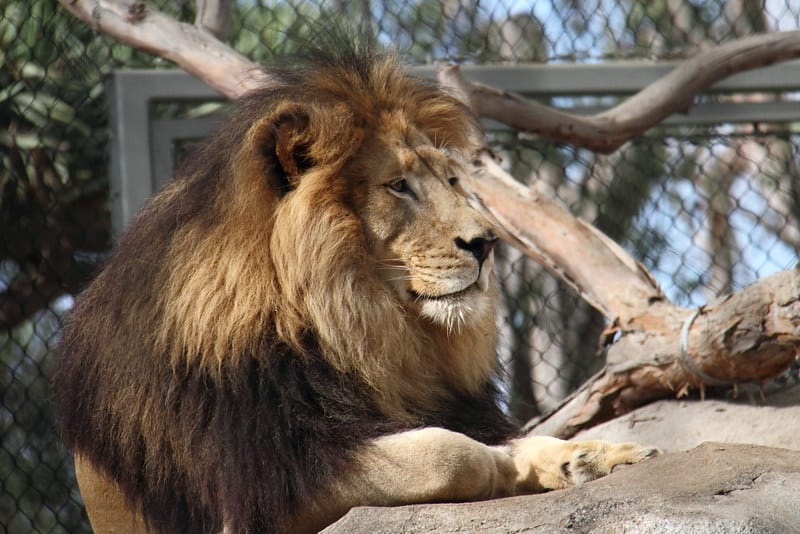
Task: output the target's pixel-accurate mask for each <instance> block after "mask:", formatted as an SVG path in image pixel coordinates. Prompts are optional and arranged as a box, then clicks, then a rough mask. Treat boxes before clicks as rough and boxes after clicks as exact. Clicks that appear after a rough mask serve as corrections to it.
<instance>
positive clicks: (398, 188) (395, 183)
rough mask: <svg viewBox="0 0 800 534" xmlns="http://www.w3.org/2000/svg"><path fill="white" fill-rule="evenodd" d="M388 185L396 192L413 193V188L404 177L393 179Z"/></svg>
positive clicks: (402, 193)
mask: <svg viewBox="0 0 800 534" xmlns="http://www.w3.org/2000/svg"><path fill="white" fill-rule="evenodd" d="M386 186H387V187H388V188H389V189H391V190H392V191H394V192H395V193H400V194H401V195H411V194H413V193H412V192H411V188H410V187H408V182H407V181H406V180H405V179H404V178H397V179H396V180H392V181H391V182H389V183H388V184H386Z"/></svg>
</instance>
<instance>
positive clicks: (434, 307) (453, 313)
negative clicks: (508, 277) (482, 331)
mask: <svg viewBox="0 0 800 534" xmlns="http://www.w3.org/2000/svg"><path fill="white" fill-rule="evenodd" d="M418 302H420V304H421V308H420V315H421V316H422V317H425V318H427V319H429V320H430V321H432V322H434V323H437V324H440V325H442V326H444V327H445V328H447V331H448V332H459V331H460V330H461V329H462V328H469V327H471V326H473V325H474V326H477V325H479V324H482V323H483V322H485V321H486V319H487V316H489V315H491V314H492V298H491V297H490V295H489V294H488V293H487V292H486V291H482V290H480V289H479V288H478V287H476V286H475V285H473V286H470V287H469V288H467V289H466V290H463V291H459V292H458V293H455V294H452V295H446V296H443V297H438V298H435V299H428V298H423V299H422V300H421V301H418Z"/></svg>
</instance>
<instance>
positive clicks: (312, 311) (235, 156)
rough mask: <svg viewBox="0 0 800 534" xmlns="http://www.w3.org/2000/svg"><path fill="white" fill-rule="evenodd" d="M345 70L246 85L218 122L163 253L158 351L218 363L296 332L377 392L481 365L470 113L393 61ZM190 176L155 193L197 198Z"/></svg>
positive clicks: (328, 68)
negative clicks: (220, 172) (265, 335)
mask: <svg viewBox="0 0 800 534" xmlns="http://www.w3.org/2000/svg"><path fill="white" fill-rule="evenodd" d="M363 65H368V68H369V69H370V70H369V72H364V71H363V69H364V68H365V67H364V66H363ZM359 68H361V69H362V71H360V70H358V69H354V68H353V66H352V65H350V64H347V61H346V60H341V59H340V60H339V63H335V62H330V60H329V61H328V62H327V63H326V64H325V65H316V66H315V67H314V68H310V69H307V70H294V71H291V72H287V73H284V83H285V84H286V86H287V87H291V90H282V89H280V88H279V89H271V90H269V91H265V92H261V93H255V94H251V95H249V97H248V98H247V99H246V101H245V102H244V104H243V106H242V111H241V112H240V117H246V119H245V121H246V122H245V123H244V124H243V123H242V122H240V121H237V120H234V122H233V125H234V127H238V130H235V131H226V130H223V131H222V133H221V134H220V135H221V136H223V137H227V138H228V139H229V141H228V143H229V144H232V145H233V146H231V147H230V149H231V150H232V153H231V154H229V155H227V158H228V160H227V161H225V164H226V165H228V169H227V170H226V175H227V177H226V180H225V181H220V182H219V183H215V184H214V187H217V188H220V192H219V193H217V194H215V195H214V196H212V198H213V199H214V200H215V202H214V203H213V204H211V205H205V206H202V208H199V209H198V212H197V213H196V214H193V215H192V216H191V217H187V218H186V219H185V220H183V221H181V224H180V226H179V227H178V228H177V229H176V232H175V235H174V237H173V242H174V243H176V244H180V246H174V247H172V248H171V249H170V250H169V253H168V255H167V262H168V267H167V269H166V272H167V273H169V275H168V276H169V279H168V280H165V292H166V294H165V297H164V301H165V303H166V305H165V307H164V310H163V313H164V315H163V321H164V323H163V326H161V327H159V328H158V329H157V332H158V333H159V334H160V337H159V342H160V343H161V344H162V345H163V347H164V348H165V349H167V352H169V353H171V354H172V355H173V357H174V358H185V357H192V358H194V357H199V358H200V359H201V363H203V364H204V365H209V366H218V367H224V366H226V365H231V364H234V363H235V362H232V361H231V359H235V358H236V356H233V357H232V356H231V355H232V354H234V355H240V354H245V353H247V351H246V350H242V349H243V348H246V347H247V346H248V345H249V344H251V343H252V342H253V340H254V339H256V338H257V337H258V336H259V335H260V333H261V332H263V331H264V330H265V329H266V328H270V327H272V326H273V325H274V327H275V328H276V330H277V332H278V334H279V335H280V336H282V337H283V338H285V339H288V340H291V341H292V342H293V343H294V344H295V345H297V346H300V345H301V341H300V340H301V338H302V337H303V336H304V335H306V334H307V333H309V332H311V333H313V334H314V335H315V336H316V337H317V338H318V339H319V343H320V345H321V347H322V348H323V350H324V351H325V353H326V355H327V356H328V357H329V358H330V359H331V361H332V362H334V364H335V365H336V366H337V367H338V368H340V369H341V370H346V371H353V370H355V371H357V372H359V373H361V374H363V375H364V376H365V377H366V378H367V379H368V381H369V383H370V384H371V385H372V386H373V387H375V389H376V391H377V392H378V393H379V394H380V395H384V396H387V399H386V400H387V401H389V402H390V403H394V402H395V401H398V400H399V399H398V398H396V397H397V395H400V396H404V395H403V392H402V389H403V388H404V387H406V386H410V385H412V384H413V387H414V389H415V390H416V389H417V388H418V387H419V385H420V384H421V383H427V384H429V385H430V392H431V394H432V395H435V394H436V390H437V387H436V383H437V382H438V381H440V380H442V379H444V380H446V381H448V382H450V383H451V385H456V386H457V387H460V388H466V389H471V388H473V387H477V384H482V383H483V381H484V380H485V378H486V376H487V374H488V373H490V372H491V370H492V367H493V364H494V360H493V354H494V352H493V350H492V348H491V347H492V344H493V342H494V337H493V331H494V315H495V303H494V301H495V288H494V285H493V283H492V281H491V280H490V278H491V276H492V274H491V263H492V262H491V249H492V244H493V242H494V240H495V238H494V237H493V235H492V233H491V232H490V230H489V228H488V225H487V222H486V221H485V220H484V219H483V218H482V217H481V216H480V215H479V214H478V213H477V212H476V211H474V210H473V209H472V208H471V207H470V206H469V205H468V203H467V201H466V200H465V198H464V197H463V196H462V195H461V194H459V179H460V178H461V177H462V176H463V175H464V173H465V172H468V171H467V167H466V163H467V162H466V161H465V158H468V157H469V155H470V154H471V151H472V150H473V148H474V146H473V144H472V143H474V140H475V135H476V125H475V123H474V121H473V119H472V117H471V116H470V115H469V113H468V112H467V111H466V109H465V108H464V107H463V106H461V105H460V104H459V103H458V102H457V101H456V100H454V99H453V98H451V97H449V96H447V95H445V94H443V93H442V92H440V91H439V90H438V89H437V88H436V87H435V86H433V85H432V84H430V83H428V82H424V81H422V80H419V79H415V78H411V77H408V76H407V75H405V73H404V72H403V70H402V69H401V67H400V66H399V65H398V63H397V59H396V58H395V57H392V56H388V57H384V58H380V59H375V60H374V61H371V62H368V63H365V64H362V65H361V66H360V67H359ZM253 118H255V119H253ZM230 139H236V140H237V141H236V142H231V141H230ZM212 146H214V145H212ZM195 172H196V173H197V174H196V175H195V176H193V177H191V178H190V179H188V180H183V181H178V182H177V183H175V184H174V185H173V186H172V187H171V188H170V189H169V190H168V191H167V192H166V193H164V194H163V195H162V197H161V198H160V199H159V200H160V202H163V203H165V204H169V203H172V202H173V200H172V199H173V198H180V197H183V196H192V197H194V196H196V195H197V194H198V193H199V192H191V191H189V192H187V191H188V190H191V189H193V188H195V189H196V188H197V184H198V183H199V182H200V181H199V180H198V178H199V177H200V176H202V173H203V172H207V171H206V169H197V170H195ZM159 200H157V201H156V204H158V203H159ZM231 349H233V350H231ZM406 376H407V377H408V379H409V380H408V381H404V380H403V377H406ZM420 380H422V382H420ZM412 396H413V397H415V398H416V397H418V393H416V392H415V393H414V395H412ZM389 399H391V400H389Z"/></svg>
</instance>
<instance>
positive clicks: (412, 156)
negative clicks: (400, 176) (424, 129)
mask: <svg viewBox="0 0 800 534" xmlns="http://www.w3.org/2000/svg"><path fill="white" fill-rule="evenodd" d="M398 152H399V154H398V160H399V163H400V167H401V169H402V172H407V173H411V174H416V175H426V174H433V175H435V176H438V177H440V178H446V177H449V176H451V175H459V174H461V173H462V172H463V170H464V164H463V162H462V161H461V158H460V157H459V155H458V154H457V153H451V152H448V151H447V150H443V149H440V148H437V147H435V146H433V145H432V144H417V145H413V146H411V145H405V146H403V147H401V148H400V149H399V150H398Z"/></svg>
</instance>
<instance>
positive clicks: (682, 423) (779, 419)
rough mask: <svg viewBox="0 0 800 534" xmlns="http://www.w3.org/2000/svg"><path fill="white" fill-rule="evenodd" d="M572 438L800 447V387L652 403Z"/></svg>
mask: <svg viewBox="0 0 800 534" xmlns="http://www.w3.org/2000/svg"><path fill="white" fill-rule="evenodd" d="M574 439H605V440H608V441H622V442H624V441H634V442H637V443H643V444H647V445H653V446H655V447H659V448H660V449H662V450H664V451H666V452H673V451H684V450H688V449H691V448H692V447H696V446H697V445H699V444H700V443H703V442H705V441H719V442H724V443H750V444H754V445H765V446H769V447H782V448H787V449H798V450H800V386H794V387H792V388H789V389H787V390H784V391H782V392H780V393H778V394H775V395H772V396H770V397H768V398H767V400H766V401H764V402H761V401H758V402H746V401H745V402H725V401H719V400H706V401H675V400H663V401H659V402H654V403H653V404H650V405H647V406H644V407H642V408H639V409H637V410H634V411H633V412H631V413H629V414H627V415H623V416H622V417H618V418H616V419H613V420H611V421H608V422H606V423H603V424H601V425H597V426H596V427H593V428H590V429H588V430H585V431H583V432H579V433H578V434H577V435H576V436H575V438H574ZM798 501H799V502H800V496H799V497H798ZM798 531H800V526H798Z"/></svg>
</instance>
